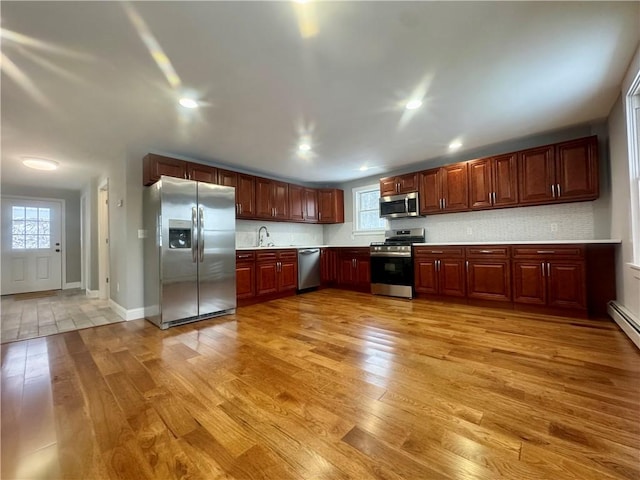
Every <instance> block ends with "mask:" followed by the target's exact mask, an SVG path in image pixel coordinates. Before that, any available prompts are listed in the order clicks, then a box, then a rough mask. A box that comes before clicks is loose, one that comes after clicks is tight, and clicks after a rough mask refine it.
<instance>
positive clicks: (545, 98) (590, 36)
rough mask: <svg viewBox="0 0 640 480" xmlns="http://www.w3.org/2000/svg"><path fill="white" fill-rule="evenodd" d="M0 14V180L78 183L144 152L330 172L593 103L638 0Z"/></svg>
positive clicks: (197, 6) (636, 15)
mask: <svg viewBox="0 0 640 480" xmlns="http://www.w3.org/2000/svg"><path fill="white" fill-rule="evenodd" d="M136 18H137V19H138V21H136ZM140 20H141V21H140ZM1 27H2V37H3V38H2V54H3V60H2V84H1V89H2V125H1V126H2V183H3V184H18V185H43V184H46V185H47V186H51V187H59V188H73V189H78V188H81V187H82V185H83V184H84V183H85V182H86V181H87V179H88V178H89V177H91V176H95V175H97V174H99V173H100V172H101V171H103V170H104V166H105V165H106V164H107V163H108V162H122V161H123V159H124V158H125V157H128V158H142V156H143V155H144V153H146V152H147V151H154V152H159V153H162V152H164V153H169V154H175V155H177V156H181V157H187V158H193V159H199V160H204V161H211V162H215V163H223V164H226V165H228V166H231V167H234V166H235V167H236V168H238V169H241V170H249V171H252V172H255V173H265V174H270V175H272V176H276V177H281V178H286V179H291V180H298V181H302V182H326V183H331V182H341V181H347V180H351V179H354V178H358V177H364V176H369V175H372V174H378V173H380V174H381V175H382V173H383V172H385V171H389V170H392V169H397V168H400V167H403V166H406V165H409V164H413V163H416V162H419V161H421V160H426V159H429V158H434V157H438V156H441V155H444V154H446V153H447V148H448V145H449V143H450V142H451V141H453V140H455V139H459V140H461V141H462V142H463V144H464V146H463V148H464V149H473V148H477V147H480V146H483V145H488V144H493V143H497V142H502V141H505V140H509V139H514V138H518V137H523V136H528V135H532V134H536V133H540V132H543V131H549V130H554V129H559V128H562V127H565V126H569V125H576V124H580V123H584V122H589V121H592V120H595V119H602V118H604V117H606V116H607V115H608V113H609V110H610V109H611V107H612V105H613V102H614V101H615V99H616V98H617V96H618V94H619V88H620V87H619V86H620V82H621V80H622V76H623V75H624V72H625V71H626V68H627V66H628V63H629V61H630V59H631V56H632V54H633V52H634V51H635V48H636V46H637V45H638V41H639V38H640V37H639V35H640V3H639V2H620V3H616V2H602V3H600V2H566V3H559V2H530V3H529V2H514V3H505V2H495V3H493V2H492V3H483V2H470V3H462V2H448V3H439V2H407V3H404V2H388V3H387V2H326V3H325V2H311V3H308V4H306V5H302V6H301V5H299V4H295V3H293V2H135V3H124V2H9V1H3V2H2V11H1ZM309 27H311V28H309ZM313 27H315V28H316V29H317V33H316V34H315V35H312V36H309V34H308V32H311V31H312V30H313ZM145 32H146V36H145ZM303 33H304V35H303ZM16 34H19V36H16ZM143 39H146V40H147V43H150V42H153V40H154V39H155V41H156V42H157V46H158V47H159V48H160V49H161V50H162V51H164V53H165V54H166V57H167V58H168V60H169V62H170V64H171V65H172V67H173V69H174V70H175V73H176V74H177V76H178V77H179V79H180V86H179V87H172V86H171V85H170V83H169V81H168V79H167V77H166V75H165V73H163V71H162V70H161V69H160V68H159V66H158V65H157V63H156V62H155V61H154V60H153V58H152V56H151V54H150V52H149V49H148V48H147V46H145V43H144V42H143ZM150 44H151V45H152V46H153V43H150ZM174 83H175V82H174ZM183 91H187V92H189V93H191V94H193V95H196V96H197V97H198V99H199V100H200V101H201V102H204V103H205V105H204V106H203V107H201V108H200V109H198V110H186V109H184V108H183V107H180V106H179V105H178V103H177V98H178V97H179V96H180V95H181V94H182V92H183ZM416 95H417V96H421V97H423V100H424V104H423V106H422V108H420V109H418V110H415V111H413V112H408V111H406V110H404V108H403V104H404V102H406V101H407V100H408V99H409V98H410V97H412V96H416ZM409 113H411V115H409ZM305 133H306V134H308V135H309V136H310V138H311V142H312V145H313V155H311V156H308V157H307V158H300V156H299V155H298V154H297V152H296V146H297V144H298V142H299V139H300V136H301V135H302V134H305ZM24 155H31V156H40V157H45V158H51V159H54V160H56V161H58V162H59V163H60V169H59V170H58V171H56V172H55V173H47V174H45V173H40V172H34V171H27V169H26V168H25V167H23V166H22V165H21V164H20V157H21V156H24ZM365 164H366V165H369V166H371V167H374V168H373V169H371V170H368V171H366V172H363V171H360V167H361V166H363V165H365Z"/></svg>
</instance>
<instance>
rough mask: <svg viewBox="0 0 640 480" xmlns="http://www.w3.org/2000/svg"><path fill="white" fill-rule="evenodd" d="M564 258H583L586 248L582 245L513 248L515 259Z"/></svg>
mask: <svg viewBox="0 0 640 480" xmlns="http://www.w3.org/2000/svg"><path fill="white" fill-rule="evenodd" d="M540 256H544V257H551V258H553V257H562V258H583V257H584V246H582V245H563V246H557V245H525V246H522V247H513V258H527V257H528V258H531V257H540Z"/></svg>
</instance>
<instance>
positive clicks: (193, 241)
mask: <svg viewBox="0 0 640 480" xmlns="http://www.w3.org/2000/svg"><path fill="white" fill-rule="evenodd" d="M197 225H198V219H197V218H196V207H191V260H192V261H193V263H196V262H197V261H198V254H197V250H196V249H197V248H198V231H197Z"/></svg>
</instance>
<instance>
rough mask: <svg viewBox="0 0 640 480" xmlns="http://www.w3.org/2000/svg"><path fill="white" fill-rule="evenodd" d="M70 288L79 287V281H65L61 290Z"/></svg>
mask: <svg viewBox="0 0 640 480" xmlns="http://www.w3.org/2000/svg"><path fill="white" fill-rule="evenodd" d="M71 288H80V282H71V283H65V284H64V286H63V287H62V289H63V290H69V289H71Z"/></svg>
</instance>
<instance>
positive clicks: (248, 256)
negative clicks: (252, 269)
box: [238, 255, 251, 258]
mask: <svg viewBox="0 0 640 480" xmlns="http://www.w3.org/2000/svg"><path fill="white" fill-rule="evenodd" d="M238 258H251V255H238Z"/></svg>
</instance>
